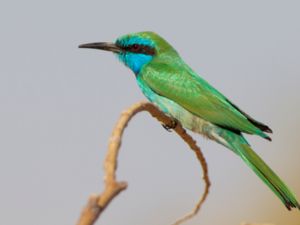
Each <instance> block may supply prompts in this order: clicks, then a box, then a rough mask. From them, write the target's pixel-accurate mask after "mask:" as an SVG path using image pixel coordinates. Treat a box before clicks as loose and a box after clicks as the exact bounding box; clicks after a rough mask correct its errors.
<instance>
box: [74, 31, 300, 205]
mask: <svg viewBox="0 0 300 225" xmlns="http://www.w3.org/2000/svg"><path fill="white" fill-rule="evenodd" d="M79 47H80V48H94V49H101V50H106V51H111V52H114V53H116V55H117V56H118V58H119V59H120V60H121V61H122V62H123V63H124V64H125V65H126V66H128V67H129V68H130V69H131V70H132V71H133V72H134V74H135V76H136V80H137V83H138V85H139V87H140V88H141V90H142V91H143V93H144V95H145V96H146V97H147V98H148V99H149V100H150V101H151V102H153V103H154V104H155V105H156V106H157V107H159V108H160V109H161V110H162V111H163V112H164V113H166V114H167V115H169V116H170V117H172V118H174V121H179V122H180V123H181V124H182V126H183V127H185V128H187V129H189V130H192V131H194V132H196V133H200V134H202V135H204V136H206V137H208V138H209V139H212V140H214V141H216V142H218V143H220V144H222V145H224V146H226V147H227V148H229V149H231V150H232V151H233V152H235V153H236V154H237V155H239V156H240V157H241V158H242V159H243V160H244V161H245V162H246V164H247V165H248V166H249V167H250V168H251V169H252V170H253V171H254V172H255V173H256V174H257V175H258V176H259V177H260V178H261V179H262V180H263V181H264V182H265V183H266V184H267V185H268V186H269V188H270V189H271V190H272V191H273V192H274V193H275V194H276V195H277V196H278V197H279V198H280V200H281V201H282V202H283V203H284V205H285V206H286V207H287V208H288V209H289V210H290V209H291V208H298V209H300V205H299V203H298V202H297V200H296V197H295V195H294V194H293V193H292V192H291V191H290V189H289V188H288V187H287V186H286V185H285V184H284V183H283V181H282V180H281V179H280V178H279V177H278V176H277V175H276V174H275V173H274V172H273V171H272V170H271V169H270V167H269V166H268V165H266V163H265V162H264V161H263V160H262V159H261V158H260V157H259V156H258V155H257V154H256V153H255V152H254V151H253V150H252V149H251V147H250V145H249V144H248V142H247V140H246V139H245V138H244V136H243V133H246V134H256V135H259V136H261V137H263V138H265V139H268V140H271V138H270V137H269V136H268V135H267V134H266V133H272V130H271V129H270V128H269V127H268V126H266V125H265V124H263V123H261V122H258V121H256V120H255V119H253V118H252V117H250V116H249V115H248V114H246V113H245V112H243V111H242V110H240V109H239V108H238V107H237V106H236V105H234V104H233V103H232V102H231V101H230V100H228V99H227V98H226V97H225V96H224V95H223V94H221V93H220V92H219V91H217V90H216V89H215V88H213V87H212V86H211V85H210V84H209V83H207V82H206V81H205V80H204V79H202V78H201V77H199V76H198V75H197V74H196V73H195V72H194V71H193V70H192V69H191V68H190V67H189V66H188V65H187V64H186V63H185V62H184V61H183V60H182V59H181V57H180V56H179V54H178V53H177V52H176V50H175V49H174V48H173V47H172V46H171V45H170V44H169V43H168V42H167V41H165V40H164V39H163V38H162V37H160V36H159V35H157V34H156V33H154V32H140V33H133V34H128V35H124V36H121V37H120V38H118V39H117V40H116V42H115V43H106V42H105V43H104V42H100V43H90V44H83V45H80V46H79Z"/></svg>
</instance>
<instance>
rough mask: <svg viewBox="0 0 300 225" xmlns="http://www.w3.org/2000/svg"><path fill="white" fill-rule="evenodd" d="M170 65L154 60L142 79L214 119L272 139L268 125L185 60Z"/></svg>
mask: <svg viewBox="0 0 300 225" xmlns="http://www.w3.org/2000/svg"><path fill="white" fill-rule="evenodd" d="M171 65H172V66H170V64H169V63H163V62H157V61H153V62H151V63H149V64H148V65H147V66H145V67H144V68H143V70H142V71H141V73H140V74H139V76H141V77H140V79H143V80H144V81H145V83H146V84H147V85H149V87H150V88H151V89H152V90H153V91H155V92H156V93H157V94H159V95H162V96H164V97H167V98H169V99H171V100H173V101H175V102H176V103H178V104H180V105H181V106H183V107H184V108H186V109H187V110H189V111H190V112H192V113H194V114H195V115H197V116H199V117H201V118H203V119H205V120H208V121H210V122H211V123H214V124H217V125H219V126H221V127H224V128H227V129H230V130H233V131H235V132H245V133H249V134H257V135H260V136H262V137H264V138H267V139H269V137H268V136H267V135H266V134H264V133H263V131H266V132H271V130H270V129H269V128H268V127H267V126H266V125H264V124H262V123H260V122H258V121H255V120H254V119H252V118H251V117H250V116H248V115H247V114H246V113H244V112H242V111H241V110H240V109H239V108H237V107H236V106H235V105H233V104H232V103H231V102H230V101H228V100H227V99H226V98H225V96H223V95H222V94H221V93H220V92H218V91H217V90H216V89H215V88H213V87H212V86H211V85H210V84H208V83H207V82H206V81H205V80H203V79H202V78H200V77H199V76H198V75H197V74H195V73H194V72H193V71H192V70H191V69H190V68H189V67H188V66H187V65H186V64H184V63H183V62H179V63H178V62H177V63H174V64H171Z"/></svg>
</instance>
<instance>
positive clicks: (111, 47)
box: [78, 42, 123, 53]
mask: <svg viewBox="0 0 300 225" xmlns="http://www.w3.org/2000/svg"><path fill="white" fill-rule="evenodd" d="M78 47H79V48H93V49H100V50H105V51H110V52H115V53H121V52H122V51H123V49H122V48H120V47H119V46H117V45H116V44H115V43H109V42H96V43H89V44H82V45H79V46H78Z"/></svg>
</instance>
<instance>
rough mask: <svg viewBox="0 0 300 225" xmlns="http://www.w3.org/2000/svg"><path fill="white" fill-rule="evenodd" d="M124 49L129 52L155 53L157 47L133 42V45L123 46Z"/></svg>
mask: <svg viewBox="0 0 300 225" xmlns="http://www.w3.org/2000/svg"><path fill="white" fill-rule="evenodd" d="M123 49H124V50H125V51H128V52H134V53H141V54H145V55H154V54H155V49H154V48H152V47H150V46H147V45H139V44H133V45H128V46H125V47H123Z"/></svg>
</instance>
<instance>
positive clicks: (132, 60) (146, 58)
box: [118, 52, 153, 75]
mask: <svg viewBox="0 0 300 225" xmlns="http://www.w3.org/2000/svg"><path fill="white" fill-rule="evenodd" d="M118 58H119V59H120V60H121V61H122V62H123V63H124V64H125V65H126V66H128V67H129V68H130V69H131V70H132V71H133V72H134V73H135V75H138V73H139V72H140V71H141V69H142V68H143V66H144V65H146V64H147V63H149V62H150V61H151V60H152V58H153V56H152V55H145V54H136V53H130V52H128V53H121V54H119V55H118Z"/></svg>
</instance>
